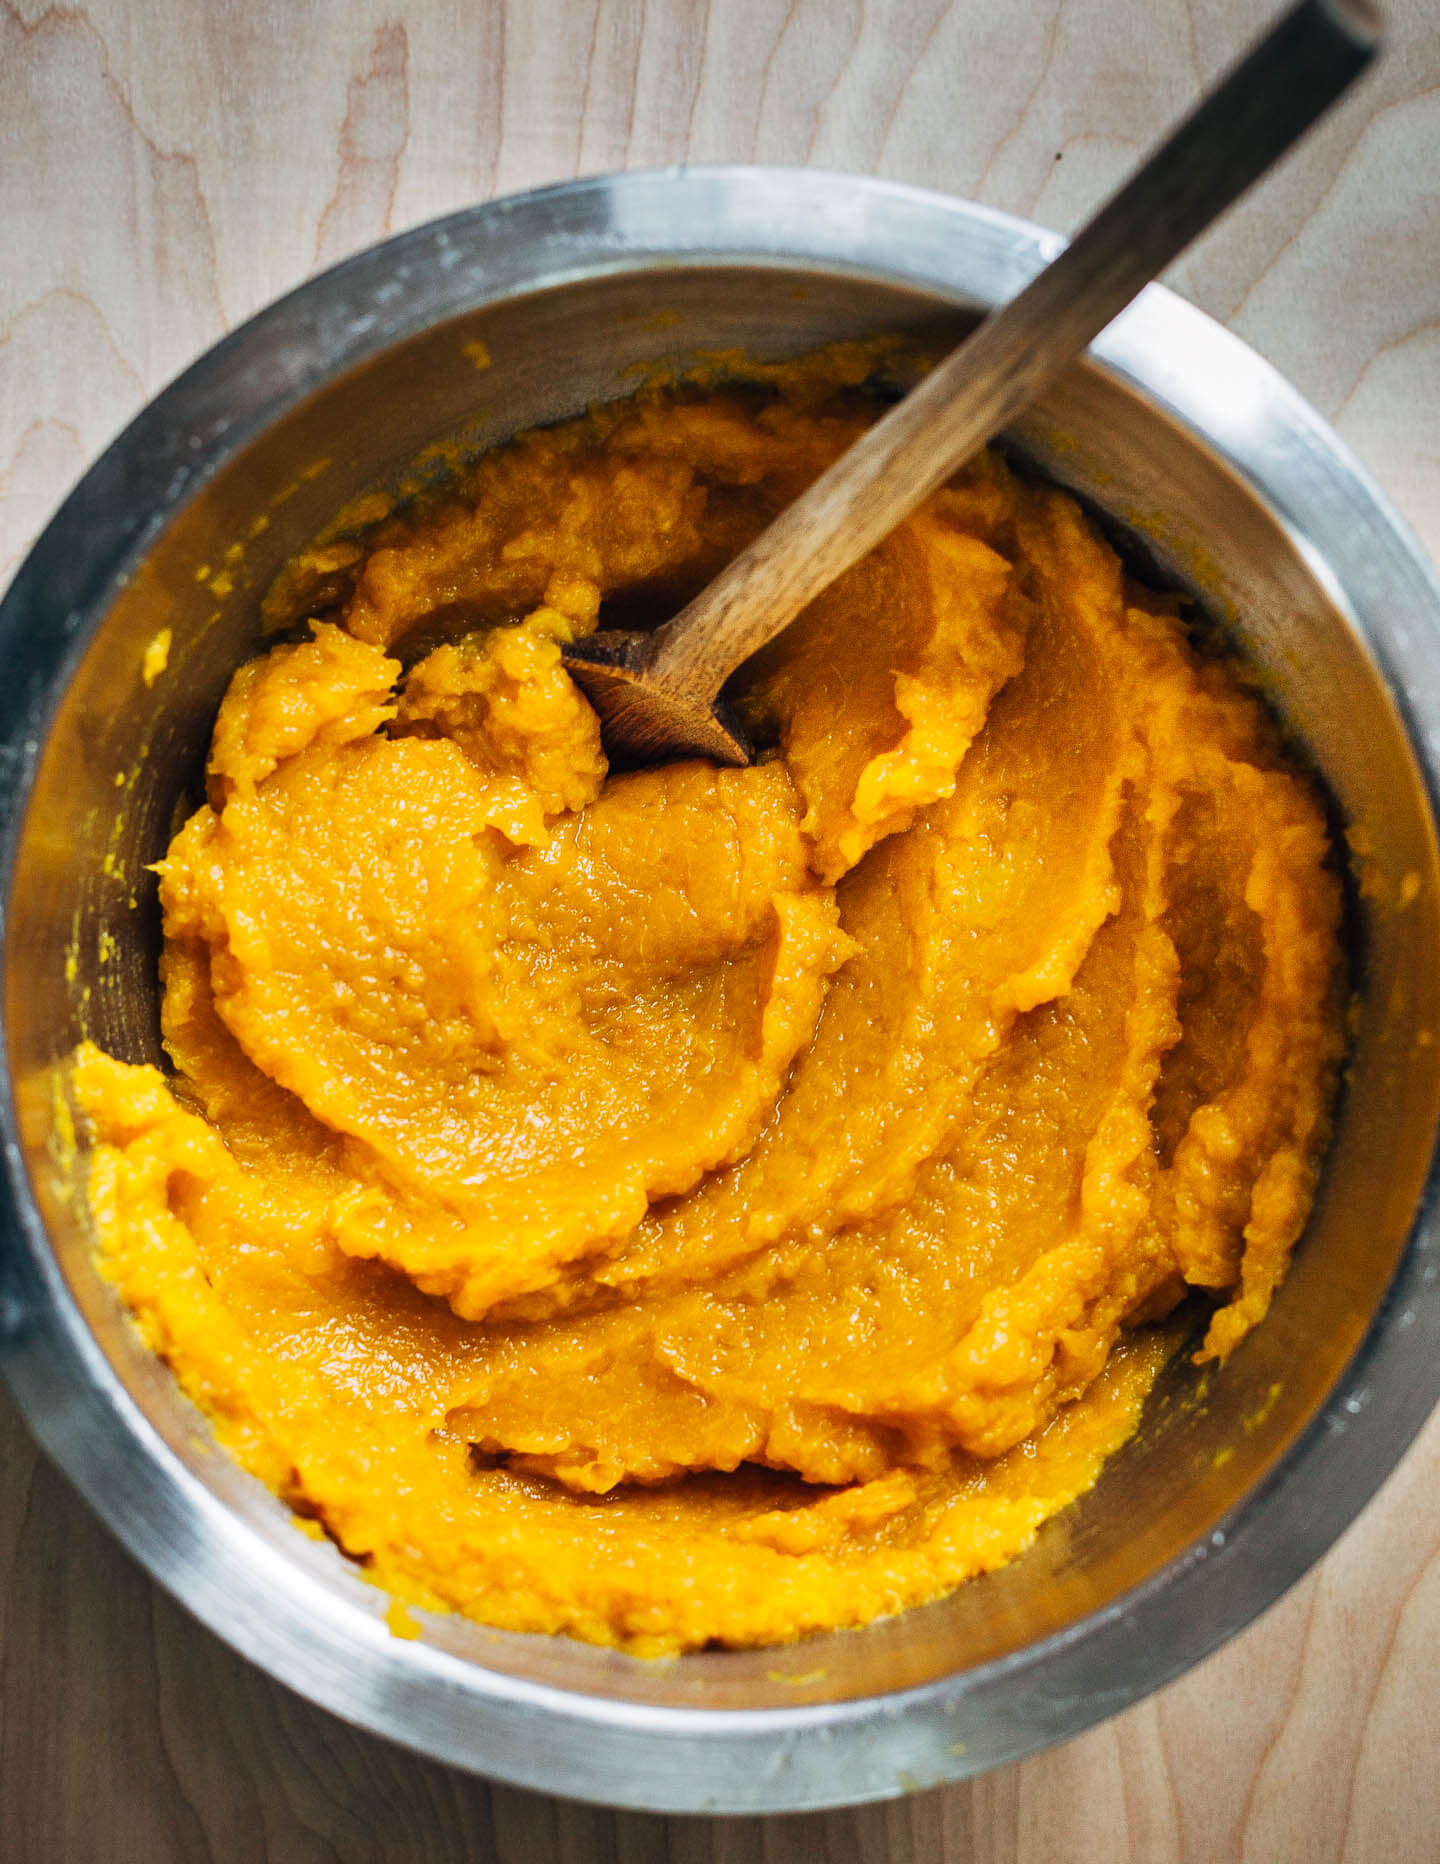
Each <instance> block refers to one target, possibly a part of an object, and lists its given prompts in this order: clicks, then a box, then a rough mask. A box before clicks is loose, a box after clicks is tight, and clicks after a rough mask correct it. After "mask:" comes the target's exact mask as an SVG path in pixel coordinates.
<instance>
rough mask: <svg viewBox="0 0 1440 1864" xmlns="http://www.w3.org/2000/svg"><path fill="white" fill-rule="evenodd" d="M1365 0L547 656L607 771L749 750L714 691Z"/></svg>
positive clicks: (1207, 188)
mask: <svg viewBox="0 0 1440 1864" xmlns="http://www.w3.org/2000/svg"><path fill="white" fill-rule="evenodd" d="M1380 28H1381V19H1380V15H1379V13H1378V12H1377V11H1376V9H1375V8H1374V7H1372V6H1371V5H1370V4H1369V3H1368V0H1300V4H1299V5H1298V6H1296V7H1294V8H1293V9H1292V10H1291V11H1290V12H1288V13H1286V14H1285V15H1284V16H1283V17H1282V18H1281V19H1280V20H1279V22H1278V23H1277V24H1276V25H1275V26H1274V27H1272V29H1271V30H1270V32H1269V33H1268V34H1267V35H1266V36H1265V37H1264V38H1262V39H1261V40H1260V41H1259V42H1258V43H1257V44H1256V45H1255V46H1254V47H1253V48H1252V50H1251V51H1250V52H1249V53H1248V54H1247V56H1246V57H1245V58H1243V59H1242V60H1241V62H1240V63H1239V64H1238V65H1237V66H1236V67H1235V69H1234V70H1233V71H1232V72H1231V73H1230V75H1229V76H1228V77H1227V78H1225V79H1224V80H1223V81H1222V82H1221V83H1220V85H1219V86H1218V87H1217V88H1216V89H1215V90H1213V91H1212V92H1211V93H1210V95H1209V96H1208V97H1206V98H1205V99H1204V100H1203V101H1202V102H1201V104H1200V105H1199V107H1198V108H1197V109H1196V110H1195V111H1194V113H1193V114H1192V115H1191V116H1189V117H1188V118H1186V120H1185V121H1184V122H1183V123H1182V124H1181V125H1180V126H1179V128H1178V129H1176V130H1175V131H1174V132H1173V133H1172V134H1171V136H1170V137H1169V139H1168V141H1166V142H1165V143H1164V144H1163V145H1162V146H1161V147H1160V148H1159V149H1158V150H1157V151H1156V152H1155V153H1154V154H1153V155H1152V156H1151V157H1150V159H1149V160H1148V161H1147V162H1145V163H1144V165H1143V166H1142V167H1141V168H1140V169H1139V171H1138V172H1137V173H1136V174H1135V175H1134V177H1133V178H1132V179H1131V180H1130V181H1129V182H1128V183H1127V184H1126V185H1125V186H1124V187H1123V188H1122V189H1121V190H1120V192H1119V193H1118V194H1117V195H1116V196H1115V197H1114V198H1113V199H1112V200H1111V201H1110V202H1109V204H1108V205H1107V206H1105V207H1103V208H1102V209H1101V210H1100V212H1099V213H1098V214H1097V215H1096V216H1095V218H1094V219H1093V220H1092V221H1091V222H1090V223H1089V225H1088V226H1086V228H1085V229H1084V231H1083V232H1082V233H1080V234H1079V236H1078V237H1077V238H1076V239H1075V240H1074V241H1073V243H1072V244H1071V245H1070V246H1068V247H1067V248H1066V249H1065V251H1064V252H1063V253H1061V255H1060V257H1059V258H1058V259H1056V260H1055V261H1054V263H1053V264H1052V265H1049V266H1047V267H1046V269H1045V270H1044V271H1043V272H1041V273H1040V274H1039V276H1038V277H1036V278H1035V279H1033V280H1032V281H1031V283H1030V284H1028V285H1027V286H1026V287H1025V289H1024V290H1023V291H1022V292H1020V294H1019V295H1018V296H1017V297H1015V298H1013V299H1012V300H1011V301H1010V302H1009V303H1008V304H1006V305H1003V306H1002V307H1001V308H1000V309H998V310H995V311H993V312H991V314H990V316H989V317H987V318H986V319H985V321H984V322H983V323H982V324H980V326H979V327H978V328H977V329H976V331H975V332H974V334H973V335H972V336H970V337H969V338H967V339H966V341H965V342H964V343H962V344H961V345H960V347H959V348H958V349H956V350H954V351H953V352H952V353H951V354H950V356H948V357H947V358H946V360H945V361H944V362H943V363H941V364H940V365H939V367H938V368H936V369H934V370H933V371H932V372H931V373H930V374H929V375H927V376H926V377H925V379H924V380H923V381H922V382H921V383H920V384H919V385H918V386H917V387H916V388H914V389H912V390H911V391H910V393H909V394H908V395H907V396H906V397H905V398H904V400H903V401H900V402H898V403H897V404H896V406H895V407H894V408H892V409H891V410H890V412H889V413H888V414H886V415H885V416H884V418H883V419H881V420H879V421H877V422H876V423H875V425H874V426H873V427H871V428H870V429H868V431H867V432H866V433H865V435H864V436H863V438H861V439H860V440H858V441H856V443H855V444H854V446H852V447H851V448H850V449H849V451H848V452H846V453H844V454H842V456H841V457H840V458H839V459H838V460H836V462H835V463H834V465H833V466H831V467H829V468H828V469H827V470H826V471H825V472H824V473H822V474H821V475H820V477H819V478H818V479H817V480H816V481H815V483H814V484H813V485H812V486H811V487H810V488H809V489H808V491H806V492H804V493H803V494H802V495H801V496H800V497H799V498H798V499H796V500H795V502H794V503H793V504H791V505H789V506H787V507H786V509H785V510H784V511H782V512H781V514H780V516H779V517H778V518H776V520H775V521H774V523H773V524H771V525H770V526H769V528H768V529H767V530H765V531H762V532H761V534H760V536H759V537H757V538H756V539H755V541H754V542H753V543H752V544H750V545H749V546H748V548H746V549H745V550H743V551H741V553H740V555H739V556H738V557H736V558H735V559H734V561H733V562H732V563H731V564H730V565H729V566H728V567H727V568H726V569H724V570H723V571H722V572H721V573H720V575H719V576H717V577H716V579H715V581H714V582H712V583H711V584H710V585H709V586H708V587H707V588H705V589H703V590H702V591H701V592H700V594H699V595H698V596H696V598H695V599H694V601H693V602H691V603H689V604H688V605H687V606H686V607H685V608H683V609H682V610H681V611H680V613H679V614H678V615H676V616H675V618H674V619H673V620H672V621H668V622H666V623H665V624H664V625H663V626H662V627H659V628H657V629H655V630H654V632H653V633H621V632H601V633H597V634H592V635H589V636H587V637H586V638H585V639H584V640H580V641H576V642H575V643H573V645H571V646H569V647H567V648H566V649H565V662H566V665H567V666H568V668H569V671H570V673H571V674H572V675H573V677H574V679H575V680H576V682H577V684H578V685H579V686H580V687H581V688H582V690H583V691H584V692H585V694H586V695H587V697H588V698H589V700H590V702H591V704H592V705H593V706H594V707H595V709H596V711H597V712H598V713H599V714H600V719H601V725H602V728H603V732H604V738H605V746H606V750H607V752H608V753H609V756H610V759H611V762H612V763H613V764H616V765H621V766H623V765H626V764H631V765H633V764H642V763H660V762H663V761H665V760H666V759H668V758H677V757H694V756H701V757H711V758H714V759H715V760H716V761H718V762H720V763H726V764H747V763H749V762H750V760H751V757H752V755H753V753H752V750H751V747H750V745H749V744H748V743H747V742H746V739H745V736H744V734H743V732H741V731H740V729H739V728H738V726H737V724H736V723H735V721H734V719H733V718H731V717H730V716H729V715H728V713H727V711H726V709H725V708H724V707H723V706H720V705H718V703H717V702H718V698H719V693H720V689H721V687H722V686H723V685H724V684H725V682H726V680H727V679H728V678H729V677H730V675H731V674H732V673H733V672H734V671H735V669H736V668H737V667H738V666H739V665H740V664H741V663H742V661H745V660H748V659H749V657H750V656H751V654H753V653H755V652H756V651H757V650H758V649H759V648H761V647H763V646H764V645H765V643H766V642H767V641H770V640H773V639H774V637H775V636H776V635H777V634H779V633H780V631H781V629H782V628H785V627H787V626H788V625H789V623H790V622H792V621H793V620H794V619H795V617H796V615H798V614H799V613H800V611H801V609H803V608H804V607H805V605H806V604H807V603H808V602H810V601H813V599H814V598H815V597H816V596H817V595H818V594H819V593H820V591H821V590H822V589H824V588H825V587H826V586H827V585H828V584H830V583H832V582H833V581H834V580H835V578H836V577H837V576H839V575H840V574H841V572H842V571H844V570H847V569H848V568H849V567H850V565H851V564H852V563H855V562H857V561H858V560H859V558H861V557H862V556H864V554H865V553H866V551H867V550H870V549H871V548H872V547H873V546H874V545H875V544H877V543H879V541H880V540H881V538H883V537H885V536H886V535H887V534H888V533H889V532H890V531H892V530H893V529H894V528H895V526H896V525H897V524H899V523H900V521H901V520H902V519H903V518H906V517H908V516H909V515H910V513H911V512H912V511H914V509H915V508H916V506H917V505H919V504H921V503H922V502H923V500H925V499H926V498H928V497H929V495H930V493H932V492H933V491H935V490H936V488H937V487H939V486H941V485H943V484H944V483H945V481H946V480H947V479H948V478H949V477H950V476H951V475H952V473H954V472H956V471H957V470H958V469H959V467H961V466H962V465H963V464H964V463H965V461H966V460H967V459H968V458H969V457H970V456H971V454H973V453H974V452H975V451H976V449H977V448H979V447H980V446H982V445H983V444H984V443H985V441H987V440H989V439H991V438H992V437H993V436H994V435H995V434H997V433H998V432H1000V430H1001V429H1002V428H1003V427H1005V426H1006V424H1007V423H1008V422H1009V421H1011V420H1013V419H1014V417H1015V415H1016V414H1017V413H1018V412H1019V411H1020V410H1021V409H1022V408H1023V407H1025V406H1026V404H1027V403H1029V402H1031V401H1033V400H1034V399H1035V397H1036V396H1037V395H1038V394H1040V393H1041V392H1042V390H1044V389H1045V388H1047V387H1049V385H1050V384H1051V383H1052V382H1054V381H1055V379H1056V378H1057V377H1058V376H1059V375H1061V374H1062V373H1063V371H1064V370H1065V369H1066V368H1067V367H1068V366H1069V364H1070V363H1071V362H1073V361H1074V359H1075V358H1076V357H1077V356H1078V355H1079V354H1080V353H1081V351H1082V350H1084V349H1085V347H1086V345H1087V344H1089V343H1090V342H1091V341H1093V339H1094V338H1095V337H1096V336H1097V335H1098V334H1099V333H1100V331H1101V330H1103V329H1104V327H1105V325H1106V324H1108V323H1109V322H1110V320H1111V319H1112V318H1113V317H1115V316H1117V315H1118V314H1119V312H1120V311H1122V310H1123V309H1124V308H1125V306H1126V305H1127V304H1128V303H1129V302H1130V300H1131V299H1132V298H1133V297H1134V296H1135V295H1136V294H1137V292H1139V291H1140V290H1141V289H1142V288H1143V287H1144V286H1145V285H1146V284H1147V283H1148V282H1149V281H1150V280H1151V279H1152V278H1154V277H1155V275H1156V274H1157V273H1158V272H1161V271H1163V270H1164V268H1165V267H1166V266H1167V265H1168V264H1169V263H1170V261H1171V260H1172V259H1174V258H1175V257H1176V255H1177V254H1178V253H1180V252H1181V251H1183V250H1184V248H1185V247H1186V246H1188V245H1189V243H1190V241H1191V240H1192V239H1194V238H1195V236H1196V235H1197V234H1198V233H1200V232H1202V231H1203V230H1204V229H1205V228H1206V227H1207V226H1209V224H1210V223H1211V221H1212V220H1214V219H1215V217H1216V216H1217V215H1218V214H1220V213H1221V212H1223V210H1224V209H1225V208H1226V207H1228V206H1229V205H1230V203H1231V202H1232V201H1233V200H1235V199H1236V197H1237V196H1238V195H1240V194H1242V193H1244V191H1245V189H1246V188H1248V187H1249V186H1250V185H1251V183H1252V182H1254V181H1256V180H1257V179H1258V178H1259V176H1260V175H1262V174H1263V173H1264V171H1265V170H1266V169H1267V168H1268V167H1269V166H1270V164H1271V163H1272V162H1274V161H1275V160H1276V159H1277V158H1278V157H1279V156H1281V155H1283V154H1284V152H1285V151H1286V150H1287V149H1288V148H1289V147H1290V145H1291V144H1292V143H1293V142H1295V141H1296V140H1297V138H1299V137H1300V136H1301V135H1302V134H1303V133H1304V132H1305V130H1306V129H1307V128H1308V127H1309V126H1310V124H1311V123H1313V122H1314V121H1315V119H1316V118H1317V117H1318V116H1320V115H1321V113H1322V112H1323V111H1324V110H1325V109H1326V108H1327V107H1328V106H1329V105H1330V104H1331V103H1333V102H1334V100H1335V99H1336V98H1337V97H1338V96H1339V95H1340V93H1341V92H1342V91H1343V90H1344V89H1345V87H1346V86H1347V85H1348V84H1349V83H1350V82H1351V80H1352V79H1353V78H1355V77H1356V76H1358V74H1359V73H1360V72H1361V71H1362V70H1364V68H1365V66H1366V65H1367V64H1368V63H1369V62H1370V59H1371V58H1372V56H1373V55H1374V53H1375V51H1376V49H1377V48H1378V45H1379V39H1380Z"/></svg>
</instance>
